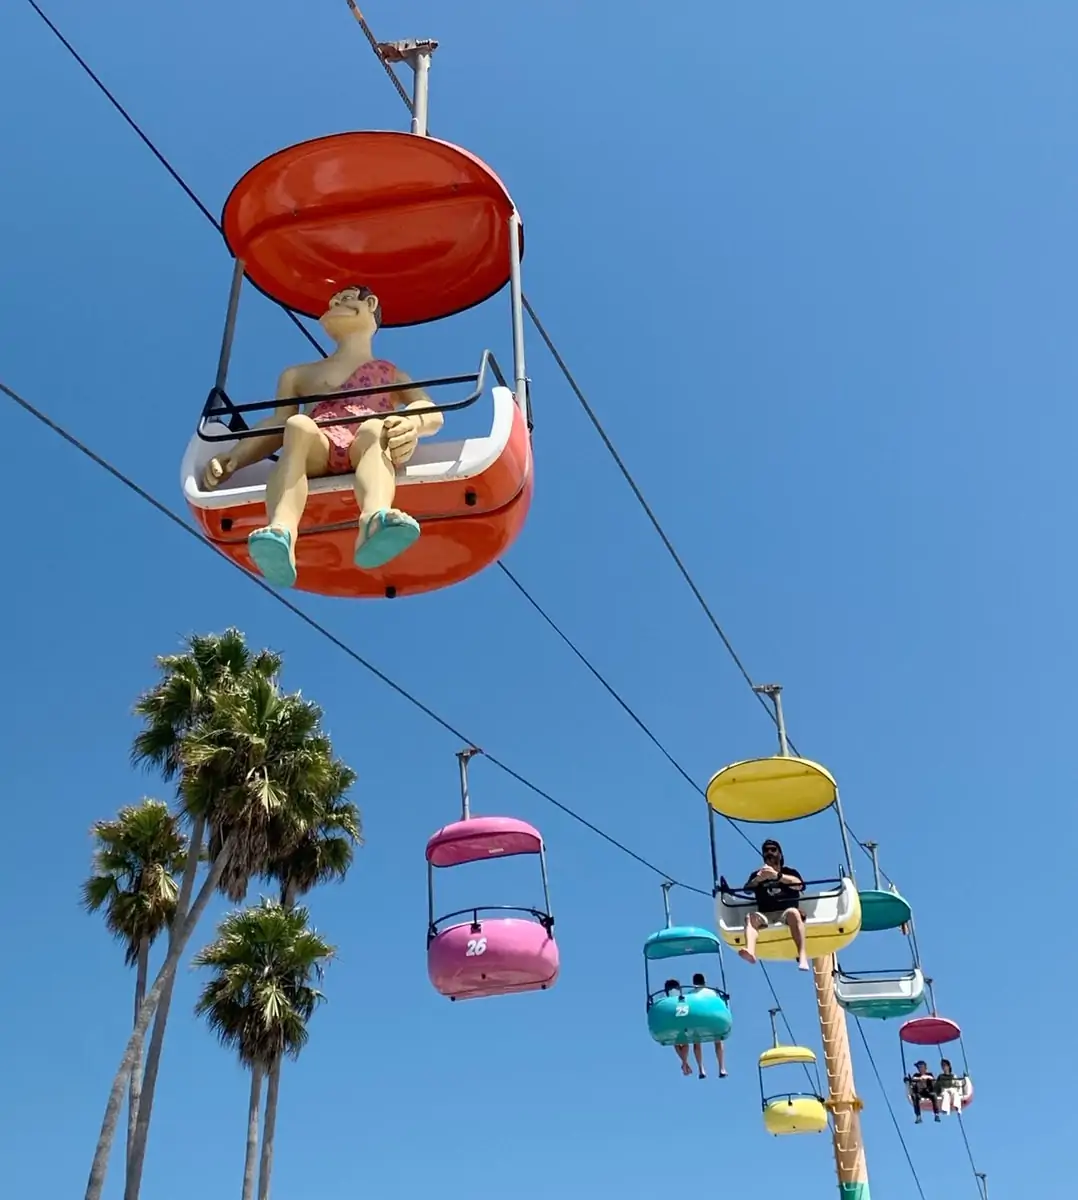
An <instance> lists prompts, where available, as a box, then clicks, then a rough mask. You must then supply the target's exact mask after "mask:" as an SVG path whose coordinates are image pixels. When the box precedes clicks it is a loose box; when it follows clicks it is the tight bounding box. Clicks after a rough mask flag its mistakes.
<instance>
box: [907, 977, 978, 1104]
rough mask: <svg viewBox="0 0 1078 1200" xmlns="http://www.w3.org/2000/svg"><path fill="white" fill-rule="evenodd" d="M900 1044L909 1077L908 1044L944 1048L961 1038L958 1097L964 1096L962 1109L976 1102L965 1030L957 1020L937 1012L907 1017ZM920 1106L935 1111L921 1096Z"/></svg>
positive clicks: (929, 1101) (928, 1101)
mask: <svg viewBox="0 0 1078 1200" xmlns="http://www.w3.org/2000/svg"><path fill="white" fill-rule="evenodd" d="M934 1004H935V998H934V997H933V1005H934ZM898 1040H899V1045H900V1046H901V1050H902V1071H903V1074H904V1075H906V1076H907V1077H908V1074H909V1068H908V1067H907V1066H906V1047H907V1046H935V1047H936V1048H937V1049H939V1050H942V1048H943V1047H944V1046H946V1045H947V1044H948V1043H949V1042H958V1044H959V1046H960V1047H961V1050H962V1070H961V1072H960V1073H959V1074H958V1075H957V1078H958V1080H959V1085H958V1087H959V1098H960V1099H961V1104H962V1110H963V1111H964V1110H965V1109H967V1108H969V1106H970V1105H971V1104H972V1103H973V1080H972V1079H971V1078H970V1076H969V1067H968V1066H967V1064H966V1051H965V1047H964V1046H963V1045H962V1030H961V1028H960V1027H959V1025H958V1023H957V1022H956V1021H952V1020H950V1019H949V1018H948V1017H940V1016H937V1015H936V1013H935V1012H933V1013H932V1015H931V1016H930V1017H914V1018H913V1019H912V1020H909V1021H906V1022H905V1024H903V1025H900V1026H899V1030H898ZM920 1103H921V1110H922V1111H923V1112H931V1111H932V1102H931V1100H929V1099H927V1098H926V1099H923V1100H921V1102H920Z"/></svg>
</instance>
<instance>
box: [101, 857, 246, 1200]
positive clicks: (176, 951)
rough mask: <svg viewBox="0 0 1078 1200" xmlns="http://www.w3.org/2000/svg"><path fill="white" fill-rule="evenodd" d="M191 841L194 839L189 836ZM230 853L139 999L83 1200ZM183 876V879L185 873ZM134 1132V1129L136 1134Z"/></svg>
mask: <svg viewBox="0 0 1078 1200" xmlns="http://www.w3.org/2000/svg"><path fill="white" fill-rule="evenodd" d="M193 844H194V841H193V839H192V845H193ZM231 852H232V846H231V843H229V842H226V843H225V844H224V846H223V847H222V848H221V853H220V854H218V855H217V857H216V858H215V859H214V861H213V865H212V866H211V867H210V873H209V875H207V876H206V879H205V882H204V883H203V884H202V887H201V888H200V889H199V893H198V898H197V899H196V900H195V902H194V904H193V905H192V907H191V911H190V912H189V913H188V914H187V917H186V919H185V920H184V922H183V924H182V925H180V926H179V929H178V932H177V933H176V935H175V937H170V939H169V947H168V954H167V955H166V956H165V961H164V962H163V963H162V964H161V969H160V971H158V972H157V977H156V978H155V979H154V981H153V985H152V986H151V988H150V991H149V994H148V995H147V997H146V999H145V1000H144V1001H143V1002H142V1008H141V1009H140V1010H139V1014H138V1020H137V1021H136V1022H135V1029H134V1032H133V1033H132V1034H131V1037H130V1039H129V1040H128V1043H127V1048H126V1049H125V1050H124V1055H123V1058H122V1059H120V1066H119V1069H118V1070H117V1072H116V1076H115V1078H114V1079H113V1081H112V1089H111V1090H110V1092H109V1099H108V1103H107V1104H106V1105H105V1116H104V1119H103V1120H102V1122H101V1132H100V1134H99V1135H98V1139H97V1147H96V1149H95V1150H94V1161H93V1163H92V1164H91V1166H90V1178H89V1180H88V1181H87V1184H86V1196H85V1200H101V1194H102V1192H103V1191H104V1190H105V1176H106V1175H107V1174H108V1164H109V1154H110V1153H111V1151H112V1143H113V1142H114V1141H115V1139H116V1126H117V1124H118V1123H119V1119H120V1106H121V1105H122V1104H123V1095H124V1085H125V1084H126V1083H127V1080H128V1077H129V1076H130V1074H131V1071H132V1070H133V1068H134V1065H135V1061H136V1059H137V1058H138V1052H139V1045H140V1042H141V1040H142V1038H144V1037H145V1036H146V1030H147V1029H148V1028H149V1025H150V1021H151V1019H152V1018H153V1014H154V1012H155V1011H156V1009H157V1005H158V1002H159V1001H160V999H161V995H162V993H163V992H164V990H165V988H166V987H167V986H168V985H169V983H170V981H171V980H172V978H173V976H174V975H175V973H176V967H177V966H178V965H179V961H180V959H181V958H182V957H183V952H184V950H185V949H186V948H187V943H188V942H189V941H190V940H191V934H192V933H194V931H195V926H196V925H197V924H198V921H199V918H200V917H201V916H202V914H203V912H205V910H206V906H207V905H208V904H209V902H210V899H211V898H212V896H213V894H214V892H215V891H216V890H217V885H218V883H219V882H220V880H221V876H222V874H223V873H224V869H225V865H226V863H227V862H228V857H229V855H230V854H231ZM192 853H195V851H192ZM184 878H185V880H186V873H185V876H184ZM145 1112H146V1104H145V1102H140V1104H139V1115H140V1116H142V1115H144V1114H145ZM137 1132H138V1131H137V1130H136V1135H137Z"/></svg>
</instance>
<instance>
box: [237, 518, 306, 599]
mask: <svg viewBox="0 0 1078 1200" xmlns="http://www.w3.org/2000/svg"><path fill="white" fill-rule="evenodd" d="M247 549H248V550H249V551H250V554H251V558H253V559H254V564H255V566H256V567H257V568H258V569H259V571H260V572H261V573H262V576H263V578H264V579H265V580H266V581H267V582H268V583H272V584H273V586H274V587H292V586H293V585H294V584H295V582H296V568H295V567H294V566H293V565H292V554H291V549H292V536H291V534H289V533H287V532H282V531H281V530H279V529H270V528H269V527H268V526H267V527H266V528H265V529H256V530H255V531H254V533H252V534H251V535H250V537H248V539H247Z"/></svg>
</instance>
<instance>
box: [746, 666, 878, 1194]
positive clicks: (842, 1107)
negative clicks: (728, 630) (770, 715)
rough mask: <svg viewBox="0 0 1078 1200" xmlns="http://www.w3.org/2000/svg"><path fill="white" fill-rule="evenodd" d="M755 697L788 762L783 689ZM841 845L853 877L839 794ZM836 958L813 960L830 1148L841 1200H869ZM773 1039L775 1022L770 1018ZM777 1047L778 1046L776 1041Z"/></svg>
mask: <svg viewBox="0 0 1078 1200" xmlns="http://www.w3.org/2000/svg"><path fill="white" fill-rule="evenodd" d="M753 691H755V692H757V693H758V694H760V695H763V696H767V698H768V699H769V700H770V701H771V703H772V705H773V706H774V710H775V726H776V729H777V730H778V736H779V755H780V756H781V757H782V758H789V757H790V743H789V741H788V739H787V737H786V718H785V716H784V714H783V711H782V685H781V684H778V683H765V684H760V685H758V686H755V687H754V688H753ZM835 805H836V807H837V809H838V819H839V824H840V826H841V828H842V843H843V846H844V848H845V851H846V861H847V863H848V864H849V867H850V874H851V876H852V874H853V862H852V859H851V858H850V847H849V842H848V840H847V837H846V822H845V820H844V818H843V815H842V807H841V805H840V804H839V802H838V792H837V790H836V793H835ZM835 968H836V963H835V956H834V955H833V954H829V955H828V956H827V957H826V958H814V959H813V960H812V979H813V983H814V985H815V988H816V1012H817V1015H818V1016H819V1019H820V1041H821V1042H822V1043H823V1056H824V1066H825V1068H826V1070H827V1092H828V1097H827V1101H826V1104H827V1108H828V1109H829V1111H830V1112H831V1116H832V1118H833V1120H832V1123H831V1142H832V1145H833V1147H834V1151H835V1170H836V1173H837V1174H838V1194H839V1196H840V1198H841V1200H870V1193H869V1188H868V1165H867V1163H866V1161H865V1144H864V1140H863V1139H862V1137H861V1109H862V1108H863V1107H864V1104H863V1102H862V1100H861V1098H860V1097H859V1096H858V1095H857V1089H856V1087H855V1085H854V1078H853V1057H852V1055H851V1054H850V1034H849V1030H848V1029H847V1027H846V1012H845V1010H844V1009H843V1008H842V1006H841V1005H840V1004H839V1003H838V1001H837V1000H836V999H835V977H834V973H835ZM771 1028H772V1033H773V1034H774V1030H775V1017H774V1015H772V1017H771ZM775 1044H776V1045H777V1044H778V1042H777V1041H776V1043H775Z"/></svg>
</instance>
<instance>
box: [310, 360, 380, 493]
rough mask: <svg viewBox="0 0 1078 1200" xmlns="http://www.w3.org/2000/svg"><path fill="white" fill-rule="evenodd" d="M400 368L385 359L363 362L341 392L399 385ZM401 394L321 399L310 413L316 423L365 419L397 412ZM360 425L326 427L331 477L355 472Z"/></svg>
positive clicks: (323, 427) (324, 430) (340, 388)
mask: <svg viewBox="0 0 1078 1200" xmlns="http://www.w3.org/2000/svg"><path fill="white" fill-rule="evenodd" d="M396 378H397V368H396V367H395V366H394V365H393V364H392V363H391V362H387V361H386V360H385V359H384V358H376V359H373V360H372V361H371V362H366V363H361V364H360V366H358V367H356V369H355V370H354V371H353V372H352V374H351V375H349V376H348V378H347V379H346V380H345V381H344V383H342V384H341V386H340V387H339V388H338V389H337V390H338V391H341V392H350V391H352V389H353V388H365V387H377V386H378V385H379V384H386V383H395V382H396ZM397 396H398V393H396V392H372V393H371V395H369V396H352V397H349V398H345V399H344V400H320V401H319V402H318V403H317V404H316V405H315V406H314V408H312V409H311V411H310V413H309V414H308V415H309V416H310V417H311V419H312V420H314V421H317V420H319V419H320V418H322V419H328V418H333V417H365V416H369V415H370V414H372V413H391V412H395V411H396V403H397ZM359 428H360V426H359V425H358V424H356V425H324V426H322V432H323V433H324V434H325V435H326V437H327V438H329V464H328V471H329V473H330V474H331V475H347V474H348V472H349V471H351V470H352V461H351V459H350V458H349V457H348V452H349V450H350V449H351V446H352V443H353V442H354V441H355V440H356V432H357V431H358V430H359Z"/></svg>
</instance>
